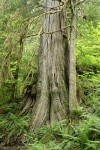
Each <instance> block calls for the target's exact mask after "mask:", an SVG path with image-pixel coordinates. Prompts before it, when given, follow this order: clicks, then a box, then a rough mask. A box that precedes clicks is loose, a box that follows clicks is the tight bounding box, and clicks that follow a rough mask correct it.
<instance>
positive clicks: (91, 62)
mask: <svg viewBox="0 0 100 150" xmlns="http://www.w3.org/2000/svg"><path fill="white" fill-rule="evenodd" d="M43 8H44V6H43V2H42V1H39V0H37V1H36V0H0V12H1V13H0V143H1V147H6V146H11V147H13V146H16V148H17V147H18V146H24V148H23V149H27V150H35V149H36V150H42V149H43V150H50V149H52V150H62V149H65V150H66V149H68V150H74V149H75V150H83V149H84V150H96V149H98V150H99V148H100V147H99V146H100V141H99V138H100V119H99V116H100V11H99V10H100V0H96V1H95V0H91V1H85V2H84V3H80V4H79V5H77V7H76V8H77V10H76V12H77V16H76V17H77V26H76V70H77V98H78V103H79V106H78V107H77V109H76V110H75V116H77V119H78V121H77V123H76V124H75V125H73V124H71V122H67V121H66V120H64V121H61V122H59V123H57V124H54V125H50V126H49V125H48V126H44V127H42V128H40V129H37V130H36V131H35V132H29V125H30V120H31V115H30V113H31V110H32V105H29V108H28V106H27V105H28V104H27V101H28V99H29V98H30V99H32V98H33V97H35V96H36V95H35V94H34V93H36V91H34V89H35V88H33V86H32V85H33V83H34V86H35V83H36V82H37V76H38V75H37V70H38V49H39V37H40V33H41V26H42V21H43V20H42V19H43V16H44V14H45V12H44V9H43ZM68 13H69V14H68V18H66V19H67V21H68V25H70V9H69V12H68ZM68 34H70V33H68ZM23 101H24V102H25V103H26V106H27V107H24V109H22V108H23ZM25 103H24V104H25ZM30 103H31V102H30Z"/></svg>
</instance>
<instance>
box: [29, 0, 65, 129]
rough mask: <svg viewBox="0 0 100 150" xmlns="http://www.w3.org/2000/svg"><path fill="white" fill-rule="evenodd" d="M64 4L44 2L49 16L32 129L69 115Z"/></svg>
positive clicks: (42, 42)
mask: <svg viewBox="0 0 100 150" xmlns="http://www.w3.org/2000/svg"><path fill="white" fill-rule="evenodd" d="M61 4H62V3H61V2H59V1H57V0H46V3H45V6H46V7H45V8H46V14H45V16H44V21H43V33H42V34H41V42H40V48H39V70H38V73H39V75H38V83H37V97H36V102H35V105H34V107H33V113H32V120H31V125H30V126H31V127H30V128H31V130H34V129H35V128H37V127H40V126H41V125H44V124H48V123H55V122H57V121H60V120H63V119H66V118H67V116H68V115H67V110H68V107H67V106H68V89H67V87H68V85H67V83H66V70H65V69H66V66H67V64H66V55H65V54H66V53H67V51H68V40H67V33H66V29H65V26H66V23H65V22H66V21H65V12H64V8H62V6H61ZM61 9H62V10H61ZM67 78H68V76H67Z"/></svg>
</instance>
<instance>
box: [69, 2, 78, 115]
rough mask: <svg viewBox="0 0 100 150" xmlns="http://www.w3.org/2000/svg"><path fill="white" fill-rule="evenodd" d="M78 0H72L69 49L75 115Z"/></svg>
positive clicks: (72, 110) (71, 99) (70, 81)
mask: <svg viewBox="0 0 100 150" xmlns="http://www.w3.org/2000/svg"><path fill="white" fill-rule="evenodd" d="M75 4H76V0H70V6H71V15H72V16H71V32H70V51H69V111H70V115H71V116H73V113H74V110H75V107H76V106H77V97H76V56H75V39H76V9H75V7H76V5H75Z"/></svg>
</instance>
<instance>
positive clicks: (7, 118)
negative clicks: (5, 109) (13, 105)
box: [0, 113, 29, 145]
mask: <svg viewBox="0 0 100 150" xmlns="http://www.w3.org/2000/svg"><path fill="white" fill-rule="evenodd" d="M28 127H29V116H28V115H27V116H24V117H21V116H18V115H15V114H13V113H8V114H7V115H0V135H1V136H0V142H1V144H2V145H8V144H14V142H15V143H16V142H21V141H17V140H18V139H20V138H21V136H22V134H23V133H26V132H27V130H28ZM20 140H21V139H20Z"/></svg>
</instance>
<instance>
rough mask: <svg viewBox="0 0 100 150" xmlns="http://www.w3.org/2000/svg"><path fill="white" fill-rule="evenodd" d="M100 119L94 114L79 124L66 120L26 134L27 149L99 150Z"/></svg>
mask: <svg viewBox="0 0 100 150" xmlns="http://www.w3.org/2000/svg"><path fill="white" fill-rule="evenodd" d="M99 122H100V119H99V118H98V117H95V116H92V117H89V118H87V119H84V120H83V121H82V122H80V123H79V125H77V126H72V125H71V124H67V123H66V121H63V122H59V123H57V124H55V125H51V126H45V127H43V128H40V129H38V130H36V131H35V132H32V133H29V134H25V135H24V143H26V145H28V146H27V147H26V150H72V149H74V150H96V149H98V150H99V145H100V141H99V137H100V124H99Z"/></svg>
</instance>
